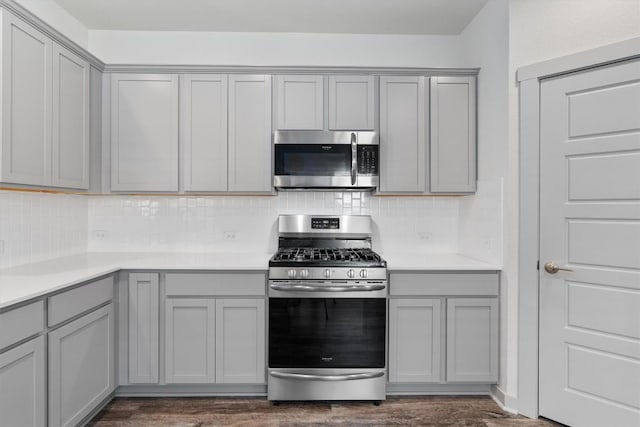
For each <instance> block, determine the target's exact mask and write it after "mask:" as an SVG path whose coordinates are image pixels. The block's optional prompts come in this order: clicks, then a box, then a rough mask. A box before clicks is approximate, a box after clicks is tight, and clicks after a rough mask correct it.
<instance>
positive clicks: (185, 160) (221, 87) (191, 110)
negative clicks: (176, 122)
mask: <svg viewBox="0 0 640 427" xmlns="http://www.w3.org/2000/svg"><path fill="white" fill-rule="evenodd" d="M180 79H181V92H180V97H181V100H182V103H181V106H182V108H181V110H180V118H181V119H180V123H181V132H182V138H181V141H180V143H181V144H182V150H183V156H182V167H183V168H182V173H183V182H184V189H185V190H186V191H227V76H226V75H216V74H186V75H182V76H180Z"/></svg>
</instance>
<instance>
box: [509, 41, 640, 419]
mask: <svg viewBox="0 0 640 427" xmlns="http://www.w3.org/2000/svg"><path fill="white" fill-rule="evenodd" d="M639 52H640V37H636V38H632V39H628V40H625V41H622V42H618V43H613V44H610V45H606V46H602V47H598V48H595V49H590V50H587V51H584V52H579V53H575V54H571V55H568V56H563V57H560V58H555V59H551V60H548V61H543V62H539V63H537V64H532V65H527V66H525V67H521V68H519V69H518V70H517V73H516V83H517V85H518V93H519V100H518V105H519V123H518V127H519V136H520V143H519V156H518V158H519V176H518V178H519V183H518V194H519V197H518V352H517V354H518V356H517V357H518V378H517V380H518V401H517V402H518V413H520V414H521V415H525V416H527V417H531V418H537V417H538V416H539V415H540V413H539V406H538V393H539V391H538V381H539V371H538V351H539V346H538V343H539V330H538V324H539V323H538V320H539V313H540V306H539V295H540V294H539V290H540V283H539V275H538V273H539V271H538V262H539V260H538V258H539V249H540V155H539V153H540V85H541V83H542V80H543V79H546V78H550V77H555V76H559V75H562V74H568V73H573V72H576V71H583V70H588V69H590V68H595V67H600V66H605V65H610V64H614V63H616V62H622V61H627V60H632V59H640V53H639Z"/></svg>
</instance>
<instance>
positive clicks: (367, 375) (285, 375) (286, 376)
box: [269, 371, 384, 381]
mask: <svg viewBox="0 0 640 427" xmlns="http://www.w3.org/2000/svg"><path fill="white" fill-rule="evenodd" d="M269 375H271V376H272V377H275V378H280V379H283V380H303V381H353V380H368V379H371V378H380V377H381V376H383V375H384V371H378V372H362V373H357V374H345V375H310V374H292V373H289V372H278V371H270V372H269Z"/></svg>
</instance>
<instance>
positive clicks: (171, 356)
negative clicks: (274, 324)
mask: <svg viewBox="0 0 640 427" xmlns="http://www.w3.org/2000/svg"><path fill="white" fill-rule="evenodd" d="M264 307H265V306H264V299H250V298H238V299H234V298H229V299H213V298H167V300H166V302H165V310H166V311H165V380H166V382H167V383H168V384H199V383H233V384H241V383H248V384H262V383H264V382H265V373H264V370H265V356H264V354H265V331H264V319H265V308H264Z"/></svg>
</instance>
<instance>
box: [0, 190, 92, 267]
mask: <svg viewBox="0 0 640 427" xmlns="http://www.w3.org/2000/svg"><path fill="white" fill-rule="evenodd" d="M87 206H88V199H87V198H86V197H85V196H73V195H59V194H40V193H23V192H17V191H0V268H5V267H12V266H15V265H20V264H26V263H30V262H38V261H43V260H46V259H50V258H56V257H61V256H66V255H72V254H76V253H80V252H85V251H86V250H87V217H88V212H87Z"/></svg>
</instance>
